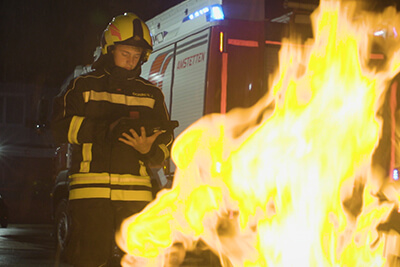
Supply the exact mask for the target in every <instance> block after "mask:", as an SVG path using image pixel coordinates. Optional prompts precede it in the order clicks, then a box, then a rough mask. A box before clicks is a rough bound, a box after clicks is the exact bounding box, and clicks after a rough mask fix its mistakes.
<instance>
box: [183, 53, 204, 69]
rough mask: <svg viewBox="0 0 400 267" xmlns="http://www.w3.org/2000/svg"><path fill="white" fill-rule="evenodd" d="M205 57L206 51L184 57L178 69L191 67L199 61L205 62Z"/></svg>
mask: <svg viewBox="0 0 400 267" xmlns="http://www.w3.org/2000/svg"><path fill="white" fill-rule="evenodd" d="M204 58H205V53H204V52H202V53H198V54H195V55H193V56H190V57H187V58H184V59H182V60H179V61H178V66H177V69H178V70H180V69H184V68H187V67H190V66H192V65H195V64H197V63H200V62H203V61H204Z"/></svg>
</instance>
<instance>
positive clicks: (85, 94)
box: [82, 91, 90, 103]
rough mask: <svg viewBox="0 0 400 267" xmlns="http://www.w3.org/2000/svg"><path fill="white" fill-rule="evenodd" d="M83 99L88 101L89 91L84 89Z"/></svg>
mask: <svg viewBox="0 0 400 267" xmlns="http://www.w3.org/2000/svg"><path fill="white" fill-rule="evenodd" d="M82 94H83V100H84V101H85V103H87V102H89V97H90V92H88V91H86V92H83V93H82Z"/></svg>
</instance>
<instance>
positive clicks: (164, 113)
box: [143, 90, 174, 166]
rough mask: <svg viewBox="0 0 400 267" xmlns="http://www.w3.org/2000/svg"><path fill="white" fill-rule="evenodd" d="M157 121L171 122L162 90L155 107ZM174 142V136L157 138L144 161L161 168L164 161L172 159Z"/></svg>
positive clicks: (162, 135) (164, 135)
mask: <svg viewBox="0 0 400 267" xmlns="http://www.w3.org/2000/svg"><path fill="white" fill-rule="evenodd" d="M154 114H155V118H154V119H156V120H162V121H169V120H170V118H169V114H168V110H167V108H166V106H165V101H164V95H163V94H162V92H161V90H160V95H159V97H157V98H156V102H155V105H154ZM173 141H174V136H173V134H161V135H160V136H158V137H157V139H156V140H155V142H154V143H153V146H152V148H151V150H150V151H149V153H147V154H145V155H143V160H144V161H145V162H147V163H148V164H149V165H150V166H160V165H161V164H162V163H163V161H164V160H166V159H168V158H169V157H170V151H171V146H172V143H173Z"/></svg>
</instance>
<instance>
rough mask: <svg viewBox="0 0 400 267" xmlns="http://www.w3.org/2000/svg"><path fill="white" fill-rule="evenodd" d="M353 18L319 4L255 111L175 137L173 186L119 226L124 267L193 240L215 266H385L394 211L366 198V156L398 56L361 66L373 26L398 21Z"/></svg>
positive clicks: (161, 262) (200, 124)
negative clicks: (386, 227)
mask: <svg viewBox="0 0 400 267" xmlns="http://www.w3.org/2000/svg"><path fill="white" fill-rule="evenodd" d="M356 10H357V9H356V7H355V6H352V5H344V4H342V3H341V2H338V1H321V4H320V6H319V8H318V10H317V11H315V12H314V13H313V15H312V19H313V26H314V34H315V38H314V40H312V41H311V40H310V41H309V42H308V43H306V44H305V45H302V46H299V45H291V44H290V43H293V42H294V41H293V40H290V42H289V41H286V42H284V43H285V44H284V45H283V47H282V49H281V52H280V68H279V70H278V72H277V75H276V77H275V80H274V82H273V84H272V85H271V89H270V90H269V93H268V94H267V95H266V96H265V97H264V98H263V99H261V100H260V101H259V103H257V104H256V105H255V106H254V107H252V108H250V109H246V110H244V109H237V110H233V111H231V112H230V113H228V114H227V115H217V114H214V115H210V116H206V117H204V118H202V119H200V120H199V121H197V122H196V123H195V124H193V125H192V126H190V127H189V128H188V129H187V130H186V131H185V132H184V133H182V134H181V135H180V136H179V137H178V138H177V140H176V142H175V144H174V147H173V151H172V154H173V160H174V162H175V164H176V166H177V171H176V174H175V179H174V185H173V188H172V189H171V190H163V191H161V192H160V193H159V194H158V196H157V199H156V200H155V201H154V202H152V203H151V204H150V205H149V206H148V207H147V208H146V209H145V210H144V211H143V212H141V213H140V214H138V215H135V216H132V217H131V218H129V219H127V220H126V221H125V222H124V224H123V225H122V227H121V232H120V234H119V235H118V243H119V244H120V246H121V247H122V248H123V249H124V250H125V251H126V252H128V253H129V255H131V256H129V257H126V258H125V261H124V265H126V266H128V265H133V266H145V265H147V266H169V265H168V261H169V260H170V259H168V257H166V255H170V254H171V253H172V252H171V251H174V250H176V251H175V252H180V253H183V255H182V254H181V255H180V257H182V256H184V251H186V250H190V249H193V247H194V246H195V245H196V242H197V241H199V240H202V241H203V242H204V243H206V244H207V246H208V247H209V248H210V249H211V250H212V251H214V252H215V253H216V254H217V255H219V256H220V258H221V263H222V265H223V266H231V265H233V266H294V265H296V266H383V265H384V264H385V261H386V259H385V258H384V257H383V242H382V241H381V239H379V235H378V233H377V231H376V226H377V224H378V223H379V222H380V221H381V220H382V219H383V218H385V216H387V214H388V212H389V211H390V209H391V208H392V207H393V205H389V204H387V205H383V204H382V203H379V202H378V200H377V198H376V197H375V196H374V194H373V193H374V192H375V193H376V191H377V190H378V189H379V187H380V186H381V180H380V178H376V175H374V173H375V172H374V170H373V169H372V168H371V155H372V153H373V151H374V149H375V148H376V146H377V142H378V140H379V135H380V132H381V122H380V121H379V120H378V119H377V118H376V116H375V114H376V111H377V108H379V105H380V104H381V102H380V99H381V97H382V95H383V93H385V90H384V89H385V88H387V86H388V81H389V80H390V79H391V78H393V76H394V75H395V74H396V73H397V72H398V71H399V67H400V60H399V59H400V50H396V49H398V47H395V48H393V47H388V48H387V49H388V50H387V51H386V52H387V54H388V55H389V54H390V58H391V59H392V60H391V61H390V62H388V63H387V64H386V66H385V67H384V68H383V69H379V70H378V69H371V68H369V67H368V66H367V63H366V62H367V58H368V57H369V54H370V48H371V40H372V38H373V31H374V30H375V28H373V27H376V25H385V23H389V24H390V23H392V24H393V23H395V22H397V21H398V20H399V19H398V15H397V13H396V12H395V10H394V8H389V9H387V10H386V11H385V13H383V14H367V13H365V14H364V13H362V14H361V13H360V12H359V11H358V12H355V11H356ZM392 26H396V25H392ZM389 49H392V50H389ZM398 199H399V197H398V195H397V200H398ZM174 244H175V245H174ZM176 244H179V246H176ZM176 255H178V254H176ZM178 262H179V260H178ZM230 264H231V265H230Z"/></svg>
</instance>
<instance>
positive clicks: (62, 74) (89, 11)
mask: <svg viewBox="0 0 400 267" xmlns="http://www.w3.org/2000/svg"><path fill="white" fill-rule="evenodd" d="M297 1H303V2H308V3H312V2H314V3H315V2H316V3H318V0H297ZM358 1H361V0H358ZM364 1H372V0H364ZM375 1H377V3H378V4H374V7H378V6H384V5H389V4H391V3H393V2H396V1H397V2H398V1H400V0H375ZM180 2H182V0H96V1H95V0H83V1H82V0H37V1H32V0H8V1H1V4H0V17H1V22H2V23H1V30H0V40H1V46H0V47H1V50H0V62H1V64H0V82H22V83H34V84H36V85H37V86H43V87H57V88H58V87H60V85H61V84H62V82H63V80H64V79H65V78H66V77H67V76H68V75H69V74H70V73H71V72H72V71H73V69H74V67H75V66H76V65H86V64H90V63H92V61H93V51H94V49H95V47H96V46H97V45H98V44H99V42H100V37H101V34H102V31H103V30H104V28H105V27H106V26H107V24H108V22H109V21H110V20H111V19H112V17H114V16H116V15H119V14H122V13H123V12H127V11H131V12H134V13H136V14H138V15H139V16H140V17H141V18H142V19H143V20H148V19H150V18H152V17H153V16H155V15H157V14H159V13H161V12H162V11H164V10H166V9H168V8H170V7H172V6H174V5H175V4H177V3H180ZM283 2H284V0H266V3H267V4H266V5H268V8H266V17H273V16H274V15H276V16H279V15H281V14H283V12H285V10H284V9H283Z"/></svg>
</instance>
